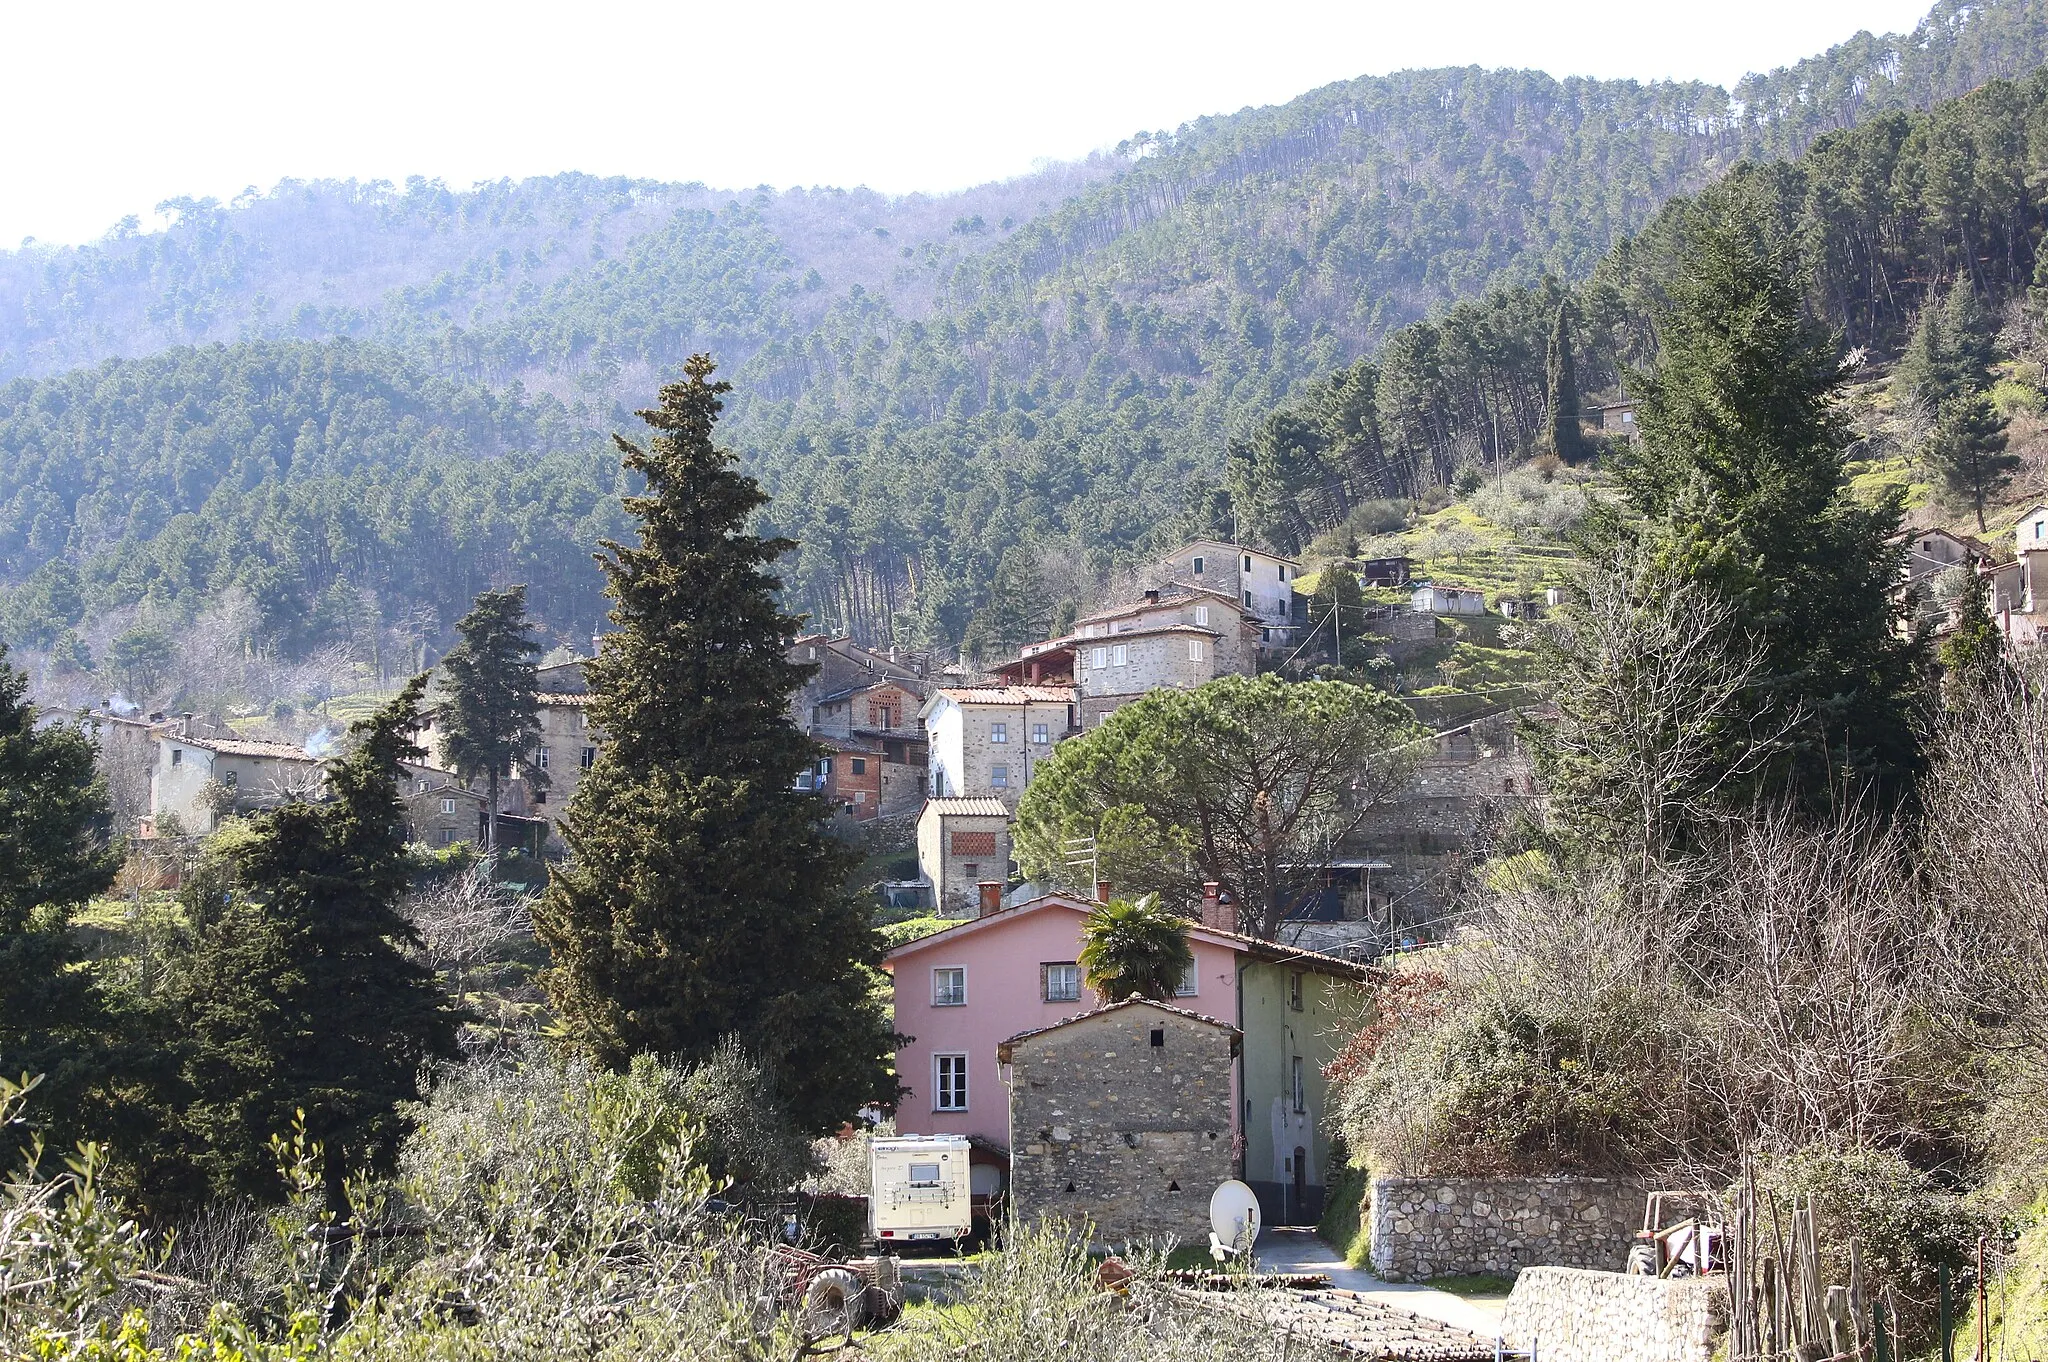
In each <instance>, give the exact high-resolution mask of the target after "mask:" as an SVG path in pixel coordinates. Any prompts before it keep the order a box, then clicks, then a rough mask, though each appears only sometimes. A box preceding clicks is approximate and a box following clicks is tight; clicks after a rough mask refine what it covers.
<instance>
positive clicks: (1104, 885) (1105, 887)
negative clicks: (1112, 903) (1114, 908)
mask: <svg viewBox="0 0 2048 1362" xmlns="http://www.w3.org/2000/svg"><path fill="white" fill-rule="evenodd" d="M1095 901H1096V902H1097V903H1108V902H1109V881H1108V880H1097V881H1096V882H1095Z"/></svg>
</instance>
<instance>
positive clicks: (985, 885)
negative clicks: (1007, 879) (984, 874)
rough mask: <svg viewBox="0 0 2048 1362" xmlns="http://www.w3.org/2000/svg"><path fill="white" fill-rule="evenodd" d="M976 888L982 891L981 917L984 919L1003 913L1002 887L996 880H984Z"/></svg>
mask: <svg viewBox="0 0 2048 1362" xmlns="http://www.w3.org/2000/svg"><path fill="white" fill-rule="evenodd" d="M976 887H977V888H979V889H980V890H981V915H982V916H983V917H994V916H995V915H996V914H997V913H1000V912H1002V911H1003V886H1002V885H1000V884H998V883H997V882H996V881H994V880H983V881H982V882H981V883H980V884H979V885H978V886H976Z"/></svg>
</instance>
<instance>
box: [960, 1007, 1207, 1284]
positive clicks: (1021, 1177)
mask: <svg viewBox="0 0 2048 1362" xmlns="http://www.w3.org/2000/svg"><path fill="white" fill-rule="evenodd" d="M1237 1047H1238V1032H1237V1029H1236V1028H1235V1027H1232V1026H1228V1025H1226V1024H1224V1023H1223V1022H1219V1021H1215V1020H1213V1019H1211V1018H1208V1017H1202V1016H1198V1015H1196V1014H1195V1013H1192V1012H1186V1011H1182V1010H1181V1009H1179V1008H1175V1007H1167V1006H1164V1005H1163V1004H1160V1003H1154V1002H1147V1001H1143V1000H1134V1001H1130V1002H1125V1003H1121V1004H1116V1005H1113V1006H1110V1007H1106V1008H1100V1009H1097V1010H1096V1011H1094V1012H1087V1013H1083V1014H1082V1015H1080V1016H1078V1017H1070V1018H1068V1019H1067V1020H1066V1021H1063V1022H1060V1023H1058V1024H1056V1025H1053V1026H1049V1027H1046V1028H1045V1029H1044V1030H1041V1031H1027V1032H1025V1033H1024V1034H1023V1035H1021V1036H1014V1037H1012V1038H1011V1039H1009V1040H1007V1041H1005V1042H1004V1043H1003V1044H1002V1045H1001V1046H1000V1047H998V1049H997V1051H996V1057H997V1059H998V1060H999V1061H1000V1062H1002V1063H1004V1064H1007V1065H1010V1066H1011V1078H1010V1129H1011V1131H1012V1138H1013V1140H1014V1144H1013V1146H1012V1151H1011V1166H1010V1194H1011V1197H1012V1200H1013V1203H1014V1205H1015V1206H1016V1210H1017V1214H1018V1215H1019V1216H1021V1217H1024V1218H1026V1219H1032V1220H1040V1219H1045V1220H1058V1221H1066V1222H1068V1223H1071V1224H1080V1223H1081V1222H1083V1221H1087V1222H1089V1223H1090V1224H1092V1225H1093V1226H1094V1235H1093V1237H1094V1239H1095V1240H1096V1241H1097V1242H1098V1243H1102V1244H1107V1245H1118V1246H1120V1245H1126V1244H1131V1243H1136V1242H1143V1241H1148V1240H1149V1241H1163V1240H1166V1239H1173V1240H1176V1241H1178V1242H1180V1243H1184V1244H1200V1243H1206V1242H1208V1234H1209V1194H1210V1193H1211V1192H1213V1191H1214V1190H1215V1189H1216V1187H1217V1184H1219V1183H1222V1182H1225V1181H1227V1180H1228V1179H1229V1178H1230V1177H1231V1176H1232V1175H1233V1168H1232V1158H1231V1139H1230V1130H1231V1124H1230V1103H1231V1072H1232V1061H1233V1059H1234V1058H1235V1056H1236V1052H1237Z"/></svg>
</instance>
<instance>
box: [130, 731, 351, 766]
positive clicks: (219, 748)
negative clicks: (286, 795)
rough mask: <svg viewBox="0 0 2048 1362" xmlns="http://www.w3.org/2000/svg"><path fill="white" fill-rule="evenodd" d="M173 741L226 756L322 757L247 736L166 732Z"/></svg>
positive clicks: (292, 759) (291, 759)
mask: <svg viewBox="0 0 2048 1362" xmlns="http://www.w3.org/2000/svg"><path fill="white" fill-rule="evenodd" d="M165 736H166V737H168V738H170V739H171V741H173V742H181V743H183V744H185V746H187V747H198V748H203V749H205V750H206V751H208V752H218V753H220V754H221V755H222V756H224V757H276V758H278V759H280V760H283V761H308V762H310V761H318V760H320V758H318V757H315V756H312V755H310V754H308V753H307V751H306V749H305V748H303V747H294V746H292V745H291V744H290V743H284V742H251V741H250V740H248V739H246V738H184V737H179V736H177V735H176V734H166V735H165Z"/></svg>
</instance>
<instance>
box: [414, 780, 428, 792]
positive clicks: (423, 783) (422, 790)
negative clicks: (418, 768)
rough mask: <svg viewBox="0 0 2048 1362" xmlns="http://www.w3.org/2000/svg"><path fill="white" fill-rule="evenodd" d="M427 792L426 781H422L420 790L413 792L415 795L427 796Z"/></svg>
mask: <svg viewBox="0 0 2048 1362" xmlns="http://www.w3.org/2000/svg"><path fill="white" fill-rule="evenodd" d="M426 792H427V782H425V781H424V780H423V781H421V782H420V783H419V788H418V789H416V790H415V791H413V793H415V794H425V793H426Z"/></svg>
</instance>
